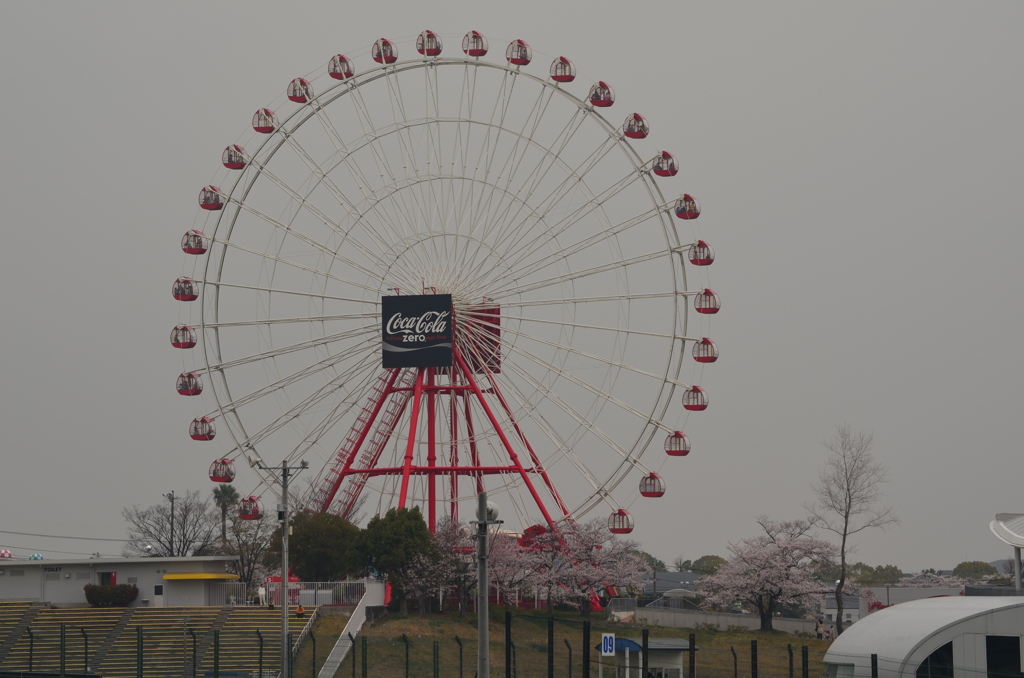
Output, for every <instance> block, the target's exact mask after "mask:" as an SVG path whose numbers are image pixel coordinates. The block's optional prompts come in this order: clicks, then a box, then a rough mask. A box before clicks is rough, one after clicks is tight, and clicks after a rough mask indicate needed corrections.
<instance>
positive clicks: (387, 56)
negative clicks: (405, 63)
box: [370, 38, 398, 64]
mask: <svg viewBox="0 0 1024 678" xmlns="http://www.w3.org/2000/svg"><path fill="white" fill-rule="evenodd" d="M370 57H371V58H372V59H373V60H374V61H376V62H377V63H378V64H393V63H395V62H396V61H398V49H397V48H396V47H395V43H393V42H391V41H390V40H388V39H387V38H381V39H380V40H378V41H377V42H375V43H373V49H371V50H370Z"/></svg>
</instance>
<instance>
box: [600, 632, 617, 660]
mask: <svg viewBox="0 0 1024 678" xmlns="http://www.w3.org/2000/svg"><path fill="white" fill-rule="evenodd" d="M601 656H602V657H614V656H615V634H614V633H602V634H601Z"/></svg>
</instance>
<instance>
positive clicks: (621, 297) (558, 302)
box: [501, 292, 676, 308]
mask: <svg viewBox="0 0 1024 678" xmlns="http://www.w3.org/2000/svg"><path fill="white" fill-rule="evenodd" d="M674 296H676V293H675V292H651V293H649V294H615V295H608V296H601V297H573V298H572V299H571V301H572V303H573V304H585V303H590V302H600V301H629V300H632V299H664V298H666V297H674ZM566 302H567V300H566V299H532V300H530V301H505V300H501V305H502V306H503V307H505V306H508V307H516V308H524V307H526V306H552V305H555V306H564V305H565V304H566Z"/></svg>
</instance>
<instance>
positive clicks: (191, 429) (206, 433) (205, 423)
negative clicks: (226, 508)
mask: <svg viewBox="0 0 1024 678" xmlns="http://www.w3.org/2000/svg"><path fill="white" fill-rule="evenodd" d="M216 436H217V427H216V426H214V425H213V419H210V418H209V417H199V418H198V419H193V420H192V423H191V424H189V425H188V437H189V438H191V439H192V440H213V439H214V438H215V437H216ZM214 463H215V464H216V463H217V462H214ZM210 470H211V471H212V470H213V469H212V468H211V469H210ZM224 482H230V481H224Z"/></svg>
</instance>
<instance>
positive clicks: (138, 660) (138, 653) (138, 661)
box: [135, 626, 142, 678]
mask: <svg viewBox="0 0 1024 678" xmlns="http://www.w3.org/2000/svg"><path fill="white" fill-rule="evenodd" d="M135 678H142V627H141V626H136V627H135Z"/></svg>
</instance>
